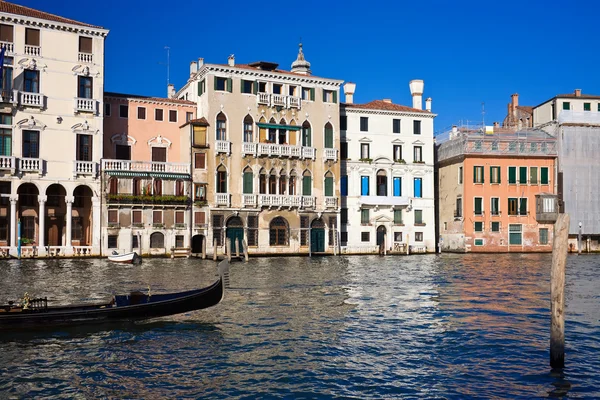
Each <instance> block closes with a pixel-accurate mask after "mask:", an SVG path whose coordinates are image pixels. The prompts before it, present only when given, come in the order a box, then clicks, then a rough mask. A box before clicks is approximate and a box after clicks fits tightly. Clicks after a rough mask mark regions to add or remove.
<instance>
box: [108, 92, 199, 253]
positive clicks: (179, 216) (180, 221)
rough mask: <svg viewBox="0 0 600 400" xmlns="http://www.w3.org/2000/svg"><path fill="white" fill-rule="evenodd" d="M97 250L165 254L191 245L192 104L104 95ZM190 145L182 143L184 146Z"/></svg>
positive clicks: (189, 102) (194, 110) (193, 106)
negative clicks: (186, 133)
mask: <svg viewBox="0 0 600 400" xmlns="http://www.w3.org/2000/svg"><path fill="white" fill-rule="evenodd" d="M104 107H105V110H104V115H105V119H104V142H103V144H104V158H103V160H102V194H103V198H104V200H105V201H104V204H103V215H102V251H103V254H107V253H111V252H113V251H115V250H116V251H118V252H126V251H130V250H132V249H133V250H136V251H138V253H142V254H168V253H170V252H171V249H172V248H186V247H189V246H190V235H189V232H190V230H189V229H190V218H191V208H190V207H191V200H190V196H191V176H190V165H191V164H190V160H191V149H190V147H189V146H182V145H181V143H182V140H181V137H180V132H182V131H180V129H179V127H180V126H181V125H184V124H185V123H186V121H189V120H191V119H193V118H194V117H195V114H196V105H195V104H194V103H192V102H191V101H186V100H178V99H165V98H155V97H144V96H134V95H126V94H118V93H105V98H104ZM188 141H189V140H184V142H188Z"/></svg>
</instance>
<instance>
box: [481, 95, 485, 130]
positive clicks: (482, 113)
mask: <svg viewBox="0 0 600 400" xmlns="http://www.w3.org/2000/svg"><path fill="white" fill-rule="evenodd" d="M481 124H482V125H483V126H484V127H485V103H484V102H483V101H482V102H481Z"/></svg>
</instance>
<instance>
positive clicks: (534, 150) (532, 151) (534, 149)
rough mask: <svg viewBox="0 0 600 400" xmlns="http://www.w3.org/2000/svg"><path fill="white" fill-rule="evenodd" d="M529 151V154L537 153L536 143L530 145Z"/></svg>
mask: <svg viewBox="0 0 600 400" xmlns="http://www.w3.org/2000/svg"><path fill="white" fill-rule="evenodd" d="M530 151H531V153H537V151H538V144H537V143H531V147H530Z"/></svg>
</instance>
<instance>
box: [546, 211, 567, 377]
mask: <svg viewBox="0 0 600 400" xmlns="http://www.w3.org/2000/svg"><path fill="white" fill-rule="evenodd" d="M568 241H569V214H558V219H557V220H556V223H555V224H554V239H553V243H552V270H551V271H550V301H551V305H550V311H551V314H552V322H551V326H550V366H551V367H552V368H564V366H565V266H566V264H567V247H568Z"/></svg>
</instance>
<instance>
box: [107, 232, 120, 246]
mask: <svg viewBox="0 0 600 400" xmlns="http://www.w3.org/2000/svg"><path fill="white" fill-rule="evenodd" d="M117 238H118V236H117V235H108V240H107V244H106V245H107V247H108V248H109V249H116V248H117Z"/></svg>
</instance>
